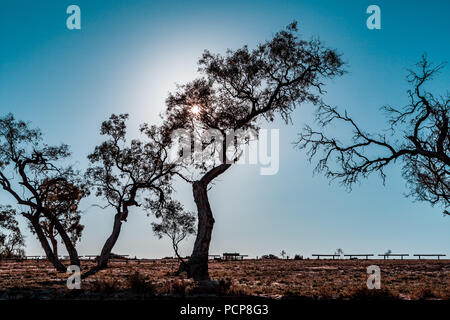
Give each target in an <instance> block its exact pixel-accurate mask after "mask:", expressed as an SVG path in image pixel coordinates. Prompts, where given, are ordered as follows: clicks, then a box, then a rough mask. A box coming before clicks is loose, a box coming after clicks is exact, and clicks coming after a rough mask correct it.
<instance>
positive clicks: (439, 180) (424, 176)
mask: <svg viewBox="0 0 450 320" xmlns="http://www.w3.org/2000/svg"><path fill="white" fill-rule="evenodd" d="M416 67H417V69H418V70H417V71H415V70H410V71H409V76H408V82H409V83H410V85H411V89H409V90H408V92H407V94H408V98H409V103H408V104H407V105H406V106H404V107H402V108H393V107H389V106H388V107H383V108H382V109H383V110H384V111H385V112H386V113H387V114H388V116H389V118H388V122H389V124H390V127H389V131H388V132H387V133H378V134H369V133H367V132H366V131H364V130H363V129H362V128H361V127H360V126H359V125H358V124H357V122H356V121H355V120H354V119H352V118H351V117H350V116H349V115H348V113H347V112H346V111H345V112H344V113H340V112H339V111H338V110H337V108H334V107H330V106H326V105H322V106H321V108H319V111H318V113H317V118H316V120H317V123H318V124H319V126H320V127H322V128H324V129H325V128H326V127H327V126H328V125H329V124H332V123H333V124H335V123H336V124H338V122H342V123H343V125H347V126H348V127H349V128H351V129H352V131H353V136H352V141H351V142H350V143H347V144H345V143H342V142H340V141H339V140H338V138H336V137H329V136H327V135H326V134H325V133H324V131H315V130H313V129H312V128H311V127H309V126H307V127H306V128H305V129H304V131H303V133H302V134H301V135H300V138H299V140H298V142H297V145H298V147H299V148H300V149H306V150H307V154H308V155H309V159H310V160H312V159H313V158H314V157H315V156H317V155H318V154H319V153H321V154H322V157H320V160H319V161H318V163H317V166H316V167H315V171H316V172H323V173H324V174H325V176H326V177H328V178H329V179H332V180H333V179H337V180H338V181H339V182H340V183H342V184H343V185H345V186H347V187H350V188H351V186H352V185H353V184H354V183H355V182H357V181H359V179H360V178H366V177H367V176H369V175H370V174H371V173H374V172H377V173H379V175H380V176H381V178H382V180H383V183H384V181H385V178H386V175H385V172H384V169H385V168H386V166H388V165H389V164H391V163H392V162H395V161H397V160H400V161H402V163H403V177H404V179H405V180H406V181H407V183H408V185H409V190H410V191H409V194H408V195H409V196H413V197H415V198H416V199H417V200H421V201H427V202H429V203H431V204H432V205H442V206H443V207H444V208H446V207H448V205H449V197H450V180H449V171H450V135H449V129H448V122H449V113H450V106H449V96H448V93H447V95H446V96H440V97H435V96H434V95H433V94H432V93H430V92H428V91H426V90H425V88H424V86H425V84H426V83H427V82H428V81H429V80H431V79H432V78H433V76H435V75H436V74H437V73H438V72H439V71H440V70H441V69H442V68H443V67H444V64H439V65H437V66H434V65H433V64H431V63H429V62H428V61H427V59H426V57H425V56H423V57H422V60H421V61H420V62H419V63H417V65H416Z"/></svg>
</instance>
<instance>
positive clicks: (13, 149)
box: [0, 114, 84, 272]
mask: <svg viewBox="0 0 450 320" xmlns="http://www.w3.org/2000/svg"><path fill="white" fill-rule="evenodd" d="M69 156H70V152H69V147H68V146H67V145H64V144H62V145H60V146H48V145H46V144H44V143H43V142H42V134H41V132H40V131H39V130H38V129H34V128H31V127H30V126H29V125H28V124H27V123H25V122H23V121H18V120H15V118H14V116H13V115H12V114H8V115H6V116H5V117H3V118H0V187H2V188H3V190H4V191H6V192H7V193H8V194H9V195H10V196H12V198H13V199H14V200H15V202H16V203H17V204H18V205H19V206H20V208H21V210H20V212H21V214H22V215H23V216H24V217H25V218H27V219H28V221H29V222H30V226H31V227H32V229H33V231H34V232H35V234H36V235H37V237H38V239H39V241H40V243H41V246H42V248H43V249H44V251H45V254H46V256H47V259H48V260H49V261H50V262H51V263H52V264H53V265H54V266H55V268H56V269H57V270H58V271H61V272H65V271H66V267H65V266H64V265H63V264H62V263H61V261H59V259H58V257H57V256H56V255H55V254H54V252H53V251H52V249H51V247H50V245H49V243H48V240H47V237H46V236H45V233H44V231H43V230H42V225H41V222H40V219H41V217H42V216H43V217H45V219H48V221H51V222H52V223H53V224H54V226H55V228H56V229H57V230H58V233H59V235H60V237H61V239H62V240H63V243H64V245H65V247H66V249H67V252H68V254H69V256H70V263H71V264H72V265H80V261H79V258H78V253H77V251H76V249H75V246H74V244H73V243H72V241H71V239H70V236H69V235H68V233H67V230H65V229H64V226H63V224H62V223H61V222H60V221H59V219H58V213H57V212H56V211H55V210H53V208H52V207H51V206H47V204H46V199H47V192H48V190H51V188H52V187H53V186H54V185H61V186H63V185H71V186H78V188H80V189H83V188H84V184H83V183H82V181H81V179H80V177H79V173H78V172H77V171H75V170H74V169H73V167H72V166H68V167H63V166H61V165H59V164H58V162H59V161H61V160H63V159H67V158H68V157H69ZM43 186H44V187H43ZM77 197H78V195H77ZM79 200H80V199H77V200H76V201H79Z"/></svg>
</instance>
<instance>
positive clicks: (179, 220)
mask: <svg viewBox="0 0 450 320" xmlns="http://www.w3.org/2000/svg"><path fill="white" fill-rule="evenodd" d="M195 220H196V218H195V215H194V213H192V212H189V211H184V210H183V206H182V205H181V204H180V203H179V202H178V201H173V200H171V201H168V202H166V204H165V205H164V208H163V209H162V212H161V221H160V222H158V223H154V222H153V223H152V228H153V232H154V233H155V234H156V235H157V236H158V238H159V239H161V238H162V237H163V236H164V235H166V236H167V237H169V239H170V240H171V242H172V248H173V251H174V252H175V256H176V257H177V258H178V260H179V261H180V264H181V265H183V266H184V265H185V261H184V259H183V257H181V256H180V253H179V245H180V242H181V241H183V240H184V239H186V238H187V237H188V236H189V235H192V234H195ZM183 269H184V268H180V270H183Z"/></svg>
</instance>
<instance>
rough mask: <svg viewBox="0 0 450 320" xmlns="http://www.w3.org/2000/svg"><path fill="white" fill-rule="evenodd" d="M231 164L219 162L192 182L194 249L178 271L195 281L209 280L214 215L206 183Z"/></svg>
mask: <svg viewBox="0 0 450 320" xmlns="http://www.w3.org/2000/svg"><path fill="white" fill-rule="evenodd" d="M230 166H231V164H221V165H219V166H217V167H214V168H213V169H211V170H210V171H208V172H207V173H206V174H205V175H204V176H203V177H202V179H200V181H195V182H194V183H193V184H192V191H193V194H194V200H195V204H196V205H197V215H198V227H197V237H196V239H195V243H194V250H193V251H192V254H191V257H190V258H189V261H188V263H187V264H186V265H183V266H181V265H180V271H183V270H184V271H186V272H187V276H188V277H189V278H194V280H196V281H200V280H209V271H208V256H209V245H210V243H211V235H212V231H213V226H214V217H213V214H212V211H211V206H210V204H209V199H208V184H209V183H210V182H211V181H212V180H213V179H215V178H216V177H218V176H219V175H221V174H222V173H224V172H225V171H226V170H227V169H228V168H229V167H230Z"/></svg>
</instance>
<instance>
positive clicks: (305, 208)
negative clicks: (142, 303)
mask: <svg viewBox="0 0 450 320" xmlns="http://www.w3.org/2000/svg"><path fill="white" fill-rule="evenodd" d="M71 4H77V5H79V6H80V8H81V16H82V29H81V30H72V31H71V30H68V29H67V28H66V18H67V16H68V15H67V14H66V8H67V6H69V5H71ZM371 4H377V5H379V6H380V8H381V25H382V28H381V30H368V29H367V28H366V22H365V21H366V19H367V17H368V15H367V14H366V13H365V11H366V8H367V7H368V6H369V5H371ZM449 12H450V2H449V1H444V0H442V1H312V0H310V1H300V0H296V1H262V0H260V1H256V0H254V1H246V0H239V1H100V0H96V1H81V0H76V1H62V0H58V1H56V0H55V1H20V0H14V1H12V0H11V1H10V0H6V1H5V0H3V1H1V3H0V41H1V45H0V115H4V114H6V113H8V112H13V113H14V114H15V115H16V117H17V118H19V119H23V120H29V121H32V123H33V125H35V126H37V127H39V128H41V129H42V131H43V132H44V133H45V138H46V141H48V142H49V143H60V142H65V143H67V144H69V145H70V146H71V148H72V151H73V159H72V160H73V162H75V163H77V166H78V167H79V168H85V166H86V164H87V161H86V155H87V154H89V153H90V152H91V151H92V150H93V148H94V146H95V145H96V144H98V143H99V142H101V141H102V139H101V137H100V136H99V134H98V133H99V126H100V123H101V121H103V120H105V119H106V118H107V117H108V116H109V115H110V114H111V113H130V121H129V125H130V131H131V133H130V135H131V136H134V135H136V134H137V128H138V125H139V124H140V123H142V122H149V123H158V122H159V121H160V120H159V117H158V114H159V113H160V112H161V111H162V110H163V109H164V100H165V98H166V96H167V93H168V92H169V91H171V90H173V89H174V88H175V83H184V82H186V81H190V80H192V79H193V78H194V77H195V76H196V69H197V65H196V62H197V59H198V58H199V56H200V55H201V53H202V52H203V50H204V49H209V50H211V51H213V52H219V53H223V52H224V51H225V50H226V49H227V48H238V47H241V46H242V45H244V44H248V45H249V46H250V47H253V46H254V45H255V44H256V43H258V42H260V41H263V40H265V39H270V37H271V36H272V35H273V34H274V33H275V32H276V31H278V30H279V29H280V28H282V27H283V26H285V25H287V24H288V23H290V22H291V21H292V20H294V19H295V20H297V21H299V28H300V32H301V34H302V35H303V36H305V37H306V38H309V37H311V36H318V37H320V38H321V40H323V41H324V42H325V44H326V45H328V46H331V47H333V48H336V49H337V50H338V51H339V52H341V53H342V54H343V58H344V60H345V61H346V62H347V63H348V66H347V69H348V71H349V72H348V74H346V75H345V76H343V77H342V78H339V79H336V80H335V81H332V82H330V83H329V84H328V86H327V90H328V93H327V95H326V96H325V97H324V100H325V101H326V102H328V103H329V104H332V105H336V106H339V107H341V108H346V109H347V110H348V111H349V112H350V113H351V114H352V115H353V116H354V117H355V118H356V119H357V120H358V121H360V123H361V125H362V126H364V127H365V128H367V130H369V131H370V130H377V129H380V128H382V127H384V126H385V125H384V118H383V116H382V114H381V113H380V112H379V110H378V108H379V107H381V106H383V105H386V104H390V105H393V106H401V105H403V104H405V103H406V95H405V91H406V89H407V83H406V81H405V75H406V72H407V68H410V67H411V66H412V65H413V64H414V63H415V62H417V61H418V60H419V58H420V56H421V54H422V53H424V52H426V53H427V54H428V57H429V59H430V60H432V61H434V62H442V61H448V60H450V59H449V58H450V57H449V52H450V41H449V30H450V19H449ZM449 68H450V67H447V68H446V69H445V70H444V72H443V73H442V74H441V75H440V77H439V78H438V79H437V81H434V82H433V87H432V89H433V90H432V91H434V92H436V93H440V94H442V93H445V92H446V90H448V86H449V83H450V78H449ZM312 112H313V108H312V106H310V105H304V106H303V107H302V108H301V109H298V110H296V111H295V113H294V117H293V125H291V126H286V125H284V124H283V123H282V122H279V121H276V122H275V123H273V124H271V125H270V128H279V129H280V170H279V173H278V174H277V175H273V176H261V175H259V167H257V166H235V167H234V168H231V169H230V170H228V171H227V172H226V173H225V174H224V175H223V176H221V177H220V178H219V179H218V180H217V181H216V183H215V185H214V186H213V188H212V190H211V192H210V200H211V205H212V208H213V213H214V215H215V218H216V225H215V229H214V234H213V240H212V244H211V253H212V254H219V253H223V252H227V251H237V252H241V253H243V254H249V255H250V256H256V255H259V256H260V255H262V254H267V253H274V254H279V252H280V251H281V250H282V249H284V250H285V251H286V252H287V253H288V254H289V255H294V254H296V253H299V254H303V255H306V256H307V255H310V254H312V253H333V252H334V251H335V250H336V249H337V248H342V249H343V250H344V252H346V253H375V254H378V253H383V252H385V251H387V250H388V249H391V250H392V251H393V252H400V253H410V254H411V253H445V254H447V255H450V218H445V217H443V215H442V210H441V209H440V208H432V207H431V206H430V205H429V204H427V203H418V202H414V201H413V199H410V198H405V197H404V194H405V192H406V191H407V189H406V188H405V182H404V180H403V179H402V178H401V174H400V168H401V167H400V165H399V164H397V165H392V166H390V167H389V169H388V170H387V173H388V179H387V181H386V185H385V186H383V184H382V182H381V181H380V179H379V178H378V177H377V176H373V177H372V178H370V179H368V180H365V181H363V182H362V183H361V184H360V185H357V186H355V187H354V189H353V192H351V193H348V192H347V191H346V190H344V189H343V188H341V187H340V186H339V185H338V184H336V183H332V184H329V182H328V181H327V180H326V179H325V178H324V177H323V176H320V175H317V176H313V175H312V169H313V165H311V164H310V163H309V162H308V161H307V159H306V156H305V154H304V153H303V152H302V151H299V150H295V149H294V148H293V146H292V142H293V141H294V140H295V139H296V136H297V133H298V132H299V131H300V129H301V128H302V127H303V125H304V124H305V123H310V122H311V119H312ZM336 131H337V132H338V133H339V129H336ZM176 189H177V192H176V197H177V198H178V199H179V200H181V201H182V202H183V203H184V204H185V205H186V206H187V207H188V208H190V209H192V210H193V209H194V208H195V206H194V201H193V199H192V192H191V190H190V186H189V185H188V184H186V183H183V182H178V183H177V184H176ZM10 201H11V198H10V197H8V195H6V194H4V193H3V192H0V202H2V203H10ZM93 203H101V201H100V200H98V199H89V200H86V201H85V202H84V203H83V205H82V209H83V210H85V215H84V217H83V220H82V221H83V223H84V224H85V225H86V229H85V232H84V236H83V239H82V241H81V243H80V244H78V250H79V253H80V254H98V253H99V252H100V248H101V246H102V245H103V242H104V241H105V239H106V238H107V236H108V235H109V233H110V231H111V226H112V219H113V210H112V209H106V210H101V209H99V208H96V207H92V206H91V204H93ZM151 221H152V218H149V217H147V216H146V215H145V213H144V212H142V211H140V210H139V209H133V212H132V214H131V215H130V217H129V219H128V222H127V223H125V224H124V227H123V229H122V233H121V235H120V238H119V241H118V243H117V245H116V247H115V248H114V250H113V252H116V253H118V254H130V255H132V256H134V255H137V256H138V257H162V256H167V255H172V251H171V247H170V245H169V241H168V240H167V239H165V240H158V239H157V238H156V237H155V236H154V235H153V234H152V231H151V226H150V223H151ZM22 226H23V230H25V231H26V232H25V234H26V236H27V237H26V243H27V249H26V252H27V254H28V255H33V254H42V253H43V251H42V249H41V248H40V246H39V243H38V241H37V240H36V239H35V237H34V236H33V235H31V234H30V233H29V232H28V230H27V228H26V224H25V223H23V221H22ZM192 244H193V238H190V239H189V241H187V242H185V243H184V244H183V253H184V254H189V253H190V250H191V248H192Z"/></svg>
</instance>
